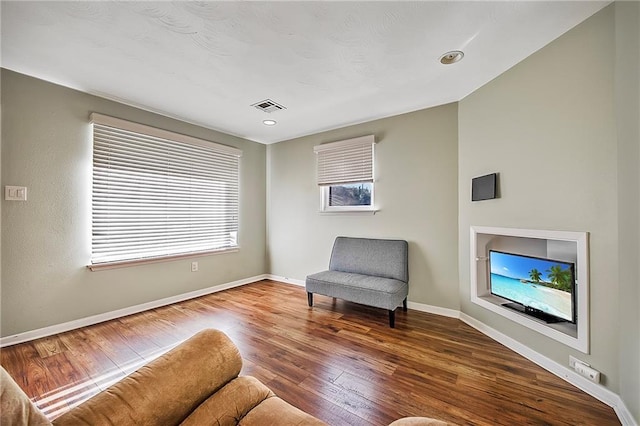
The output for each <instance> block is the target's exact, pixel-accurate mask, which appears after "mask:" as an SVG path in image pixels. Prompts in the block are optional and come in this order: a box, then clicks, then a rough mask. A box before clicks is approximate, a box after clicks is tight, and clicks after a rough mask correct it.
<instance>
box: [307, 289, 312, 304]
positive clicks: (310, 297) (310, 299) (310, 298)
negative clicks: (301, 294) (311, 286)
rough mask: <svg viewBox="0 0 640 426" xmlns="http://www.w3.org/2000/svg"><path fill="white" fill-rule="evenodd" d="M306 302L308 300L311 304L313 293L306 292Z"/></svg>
mask: <svg viewBox="0 0 640 426" xmlns="http://www.w3.org/2000/svg"><path fill="white" fill-rule="evenodd" d="M307 302H309V306H313V293H309V292H307Z"/></svg>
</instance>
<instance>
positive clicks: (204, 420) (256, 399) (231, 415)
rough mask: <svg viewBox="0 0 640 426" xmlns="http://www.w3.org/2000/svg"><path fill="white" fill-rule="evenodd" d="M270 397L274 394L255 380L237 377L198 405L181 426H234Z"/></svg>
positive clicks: (247, 377)
mask: <svg viewBox="0 0 640 426" xmlns="http://www.w3.org/2000/svg"><path fill="white" fill-rule="evenodd" d="M272 397H275V395H274V393H273V392H271V390H269V388H268V387H266V386H265V385H263V384H262V383H260V381H258V380H257V379H255V378H253V377H249V376H243V377H238V378H237V379H234V380H232V381H230V382H229V383H227V384H226V385H225V386H224V387H223V388H222V389H220V390H219V391H218V392H216V393H214V394H213V395H211V396H210V397H209V398H208V399H207V400H206V401H204V402H203V403H202V404H200V406H199V407H198V408H196V409H195V411H194V412H193V413H191V415H189V417H187V418H186V419H185V421H184V422H182V425H183V426H200V425H216V426H235V425H237V424H238V422H240V420H242V418H244V416H246V415H247V413H248V412H249V411H251V410H253V409H254V408H255V407H256V406H257V405H258V404H260V403H261V402H263V401H264V400H266V399H267V398H272Z"/></svg>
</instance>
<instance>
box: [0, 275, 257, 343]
mask: <svg viewBox="0 0 640 426" xmlns="http://www.w3.org/2000/svg"><path fill="white" fill-rule="evenodd" d="M267 278H268V275H267V274H262V275H256V276H254V277H250V278H244V279H242V280H237V281H233V282H229V283H225V284H219V285H215V286H212V287H207V288H203V289H200V290H195V291H190V292H188V293H182V294H178V295H176V296H171V297H165V298H164V299H159V300H154V301H151V302H147V303H141V304H139V305H135V306H130V307H128V308H123V309H117V310H115V311H111V312H105V313H103V314H98V315H92V316H90V317H85V318H80V319H77V320H73V321H68V322H64V323H62V324H56V325H51V326H48V327H43V328H39V329H36V330H31V331H25V332H24V333H18V334H14V335H11V336H6V337H2V338H0V348H3V347H5V346H11V345H17V344H18V343H23V342H28V341H30V340H35V339H40V338H42V337H47V336H51V335H53V334H58V333H64V332H65V331H71V330H75V329H77V328H81V327H86V326H88V325H93V324H98V323H100V322H104V321H108V320H112V319H116V318H121V317H124V316H127V315H131V314H137V313H138V312H143V311H148V310H149V309H155V308H159V307H161V306H166V305H171V304H172V303H178V302H182V301H185V300H189V299H194V298H196V297H200V296H205V295H207V294H211V293H217V292H219V291H222V290H227V289H229V288H234V287H239V286H242V285H245V284H250V283H253V282H256V281H260V280H264V279H267Z"/></svg>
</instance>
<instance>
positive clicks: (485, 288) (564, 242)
mask: <svg viewBox="0 0 640 426" xmlns="http://www.w3.org/2000/svg"><path fill="white" fill-rule="evenodd" d="M494 246H495V247H497V248H501V249H503V251H513V252H515V253H518V254H525V255H527V254H528V255H531V256H538V257H550V258H553V259H556V260H568V261H571V262H574V263H575V265H576V310H577V321H576V324H571V323H556V324H547V323H545V322H544V321H542V320H539V319H536V318H533V317H531V316H529V315H525V314H523V313H520V312H517V311H514V310H512V309H508V308H505V307H504V306H502V303H505V302H509V301H508V300H505V299H502V298H499V297H496V296H493V295H492V294H491V292H490V290H489V282H488V281H489V280H488V276H489V270H488V264H489V262H488V256H489V248H493V247H494ZM470 248H471V250H470V251H471V253H470V256H471V257H470V284H471V292H470V294H471V302H472V303H475V304H476V305H479V306H482V307H483V308H485V309H488V310H490V311H492V312H495V313H496V314H499V315H501V316H503V317H505V318H508V319H510V320H512V321H514V322H516V323H518V324H521V325H523V326H525V327H527V328H529V329H531V330H535V331H537V332H539V333H541V334H543V335H545V336H547V337H549V338H551V339H554V340H556V341H558V342H560V343H563V344H565V345H567V346H569V347H572V348H574V349H577V350H579V351H580V352H583V353H585V354H588V353H589V234H588V233H587V232H572V231H546V230H537V229H517V228H497V227H489V226H471V246H470ZM505 248H506V250H505ZM551 249H552V250H551ZM550 250H551V251H554V254H553V255H552V256H549V255H548V253H549V251H550Z"/></svg>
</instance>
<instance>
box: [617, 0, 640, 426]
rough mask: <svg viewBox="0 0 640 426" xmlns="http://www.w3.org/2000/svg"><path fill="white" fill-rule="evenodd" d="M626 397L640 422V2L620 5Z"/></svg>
mask: <svg viewBox="0 0 640 426" xmlns="http://www.w3.org/2000/svg"><path fill="white" fill-rule="evenodd" d="M615 24H616V32H615V35H616V60H615V99H616V102H615V108H616V121H617V127H618V230H619V243H618V247H619V249H618V252H619V254H620V259H619V264H620V311H619V312H620V351H619V353H620V361H619V362H620V396H621V397H622V399H623V400H624V401H625V403H626V405H627V408H628V409H629V411H630V412H631V413H632V414H633V415H634V416H635V418H636V419H637V420H638V421H639V422H640V313H639V310H638V306H640V262H639V261H638V260H639V259H640V107H639V103H640V84H639V83H640V82H639V77H638V76H639V75H640V3H638V2H617V3H616V6H615Z"/></svg>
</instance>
